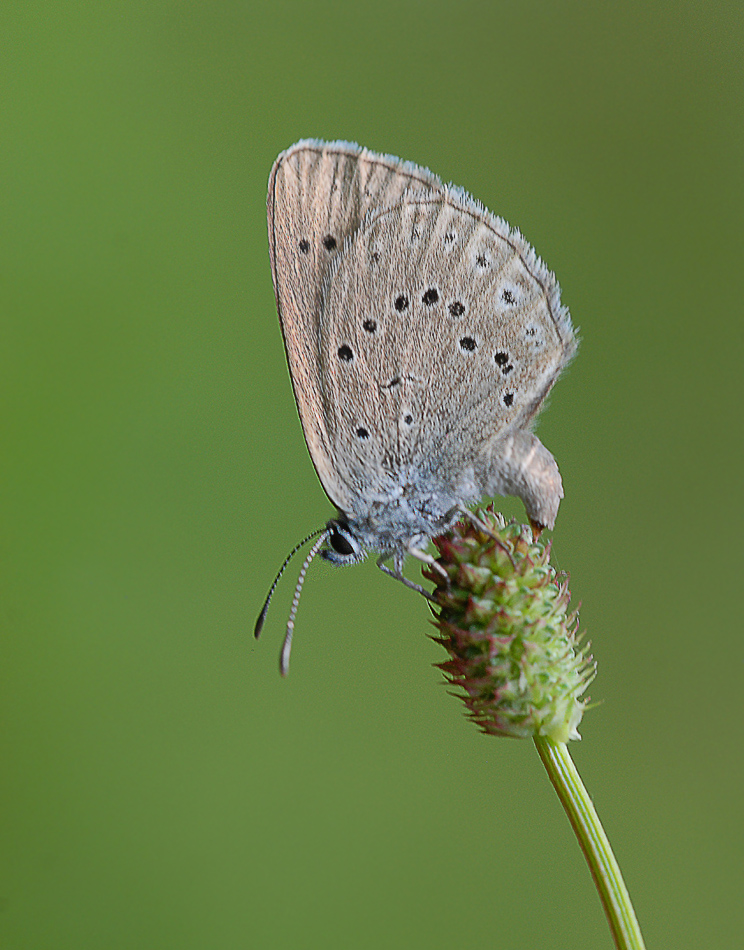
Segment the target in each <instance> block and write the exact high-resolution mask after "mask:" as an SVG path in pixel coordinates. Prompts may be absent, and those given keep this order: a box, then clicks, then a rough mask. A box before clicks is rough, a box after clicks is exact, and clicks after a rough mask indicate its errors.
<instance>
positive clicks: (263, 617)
mask: <svg viewBox="0 0 744 950" xmlns="http://www.w3.org/2000/svg"><path fill="white" fill-rule="evenodd" d="M321 532H324V533H325V532H326V529H325V528H318V530H317V531H313V533H312V534H309V535H308V536H307V537H306V538H303V539H302V541H300V543H299V544H296V545H295V546H294V547H293V548H292V550H291V551H290V552H289V554H288V555H287V556H286V557H285V559H284V564H282V566H281V567H280V568H279V572H278V573H277V575H276V577H275V578H274V583H273V584H272V585H271V587H270V588H269V593H268V594H267V595H266V600H265V601H264V605H263V607H262V608H261V613H260V614H259V615H258V620H257V621H256V626H255V629H254V631H253V635H254V637H255V638H256V639H257V640H258V638H259V637H260V636H261V630H262V629H263V625H264V620H266V614H267V613H268V611H269V604H270V603H271V598H272V597H273V596H274V591H275V590H276V585H277V584H278V583H279V581H280V580H281V576H282V574H283V573H284V572H285V570H286V569H287V565H288V564H289V562H290V561H291V560H292V558H293V557H294V556H295V554H297V552H298V551H299V550H300V548H302V547H304V546H305V545H306V544H307V542H308V541H310V540H311V539H312V538H314V537H316V535H319V534H320V533H321Z"/></svg>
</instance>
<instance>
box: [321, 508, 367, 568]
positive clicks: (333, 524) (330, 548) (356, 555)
mask: <svg viewBox="0 0 744 950" xmlns="http://www.w3.org/2000/svg"><path fill="white" fill-rule="evenodd" d="M326 532H327V533H326V538H325V540H326V544H327V547H325V548H323V550H322V551H321V552H320V556H321V557H322V558H323V559H324V560H326V561H330V563H331V564H338V565H344V564H358V563H359V561H363V560H364V558H365V557H366V556H367V552H366V551H365V549H364V548H363V546H362V544H361V543H360V541H359V539H358V538H357V537H356V535H355V534H354V532H353V531H352V529H351V528H350V527H349V524H348V522H347V521H346V519H345V518H332V519H331V520H330V521H329V522H328V524H327V525H326Z"/></svg>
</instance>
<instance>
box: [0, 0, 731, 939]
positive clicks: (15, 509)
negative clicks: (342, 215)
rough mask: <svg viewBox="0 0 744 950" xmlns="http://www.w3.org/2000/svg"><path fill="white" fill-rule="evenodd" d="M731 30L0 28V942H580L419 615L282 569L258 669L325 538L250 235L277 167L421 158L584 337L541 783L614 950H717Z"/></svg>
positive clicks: (370, 582) (681, 11) (565, 11)
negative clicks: (294, 154) (611, 888)
mask: <svg viewBox="0 0 744 950" xmlns="http://www.w3.org/2000/svg"><path fill="white" fill-rule="evenodd" d="M741 27H742V7H741V5H740V4H735V3H733V2H732V3H723V2H720V0H714V2H709V3H706V4H703V3H689V2H665V3H653V4H648V3H646V2H637V3H627V2H623V3H616V4H610V3H588V2H579V3H565V2H545V3H533V2H496V3H488V2H467V0H465V2H458V3H438V2H431V3H423V2H414V0H397V2H392V0H385V2H382V3H378V4H376V5H373V6H369V7H367V6H359V5H356V4H350V3H344V4H341V3H334V2H328V3H320V2H315V0H313V2H307V3H299V2H286V0H278V2H273V3H248V2H239V0H234V2H179V3H176V2H164V0H150V2H127V3H125V2H121V0H117V2H107V3H100V2H90V0H86V2H77V3H58V2H48V0H47V2H44V3H41V2H36V0H34V2H31V0H23V2H11V0H4V2H3V5H2V11H1V12H0V44H1V47H2V50H1V53H0V95H1V97H2V102H1V104H0V109H1V110H2V112H1V115H2V119H1V122H2V126H1V128H0V134H1V142H0V182H1V183H2V185H1V187H0V228H1V229H2V235H1V238H2V247H1V249H0V306H1V314H0V340H1V345H0V394H1V406H2V409H1V415H0V427H1V433H2V435H1V440H2V444H1V445H0V453H1V458H0V478H1V487H0V504H1V505H2V527H1V535H0V564H1V571H0V622H1V624H2V691H1V692H2V697H1V698H2V722H1V730H2V775H3V779H2V796H3V805H2V840H1V842H0V845H1V853H2V866H3V867H2V881H1V882H0V896H1V897H2V910H1V911H0V922H1V923H2V928H3V930H4V944H3V946H4V947H7V948H8V950H67V948H75V950H88V948H91V950H94V948H95V950H97V948H104V947H105V948H117V950H118V948H123V950H130V948H156V950H159V948H179V950H191V948H220V950H232V948H246V947H250V948H253V947H257V948H277V950H280V948H321V947H322V948H348V947H351V948H378V947H383V946H384V947H390V948H419V947H420V948H424V947H425V948H427V950H433V948H445V947H448V948H449V947H453V946H458V947H459V946H466V945H471V946H482V947H491V946H493V947H516V946H520V947H535V948H537V947H539V948H571V950H584V948H587V950H588V948H592V950H595V948H599V947H609V946H610V945H611V941H610V937H609V934H608V931H607V928H606V924H605V921H604V918H603V915H602V911H601V909H600V906H599V902H598V899H597V897H596V894H595V892H594V890H593V886H592V882H591V880H590V877H589V874H588V871H587V869H586V867H585V865H584V862H583V859H582V856H581V854H580V851H579V848H578V846H577V845H576V842H575V840H574V839H573V837H572V833H571V831H570V828H569V826H568V823H567V821H566V818H565V816H564V814H563V812H562V810H561V807H560V805H559V804H558V802H557V800H556V798H555V795H554V794H553V792H552V789H551V788H550V786H549V783H548V781H547V778H546V776H545V774H544V773H543V771H542V767H541V765H540V762H539V760H538V758H537V756H536V754H535V751H534V749H533V747H532V744H531V743H529V742H522V743H520V742H514V741H506V740H495V739H487V738H485V737H483V736H481V735H480V734H478V733H477V732H476V730H475V729H474V727H472V726H471V725H470V724H469V723H468V722H467V721H466V720H465V718H464V717H463V715H462V712H461V710H460V707H459V705H458V704H457V703H456V701H455V700H454V699H452V698H451V697H449V696H448V695H447V693H446V691H445V689H443V688H442V686H441V685H439V684H440V674H439V672H438V671H437V670H435V669H434V668H433V667H432V665H431V664H432V663H434V662H435V661H437V660H440V659H441V658H442V656H443V654H442V653H441V650H440V648H439V647H438V646H437V645H436V644H434V643H433V642H432V641H431V640H429V639H428V638H427V632H429V631H430V630H431V628H430V627H429V625H428V612H427V610H426V608H425V606H424V605H423V603H422V602H420V601H419V599H418V598H416V597H415V596H414V595H413V594H411V593H410V592H409V591H407V590H405V589H404V588H403V587H402V586H401V585H396V584H394V583H392V582H391V581H389V580H388V579H386V578H385V577H383V576H382V575H381V574H380V573H379V572H378V571H377V570H376V569H375V567H374V564H373V563H372V562H370V563H368V564H365V565H363V566H361V567H356V568H350V569H347V570H345V571H340V570H334V569H333V568H331V567H329V566H321V565H318V566H316V567H314V568H313V570H312V573H311V574H310V577H309V581H308V584H307V586H306V592H305V595H304V599H303V602H302V605H301V608H300V614H299V622H298V628H297V635H296V642H295V652H294V656H293V666H292V671H291V674H290V676H289V678H288V679H287V680H286V681H282V680H280V678H279V676H278V674H277V656H278V649H279V643H280V640H281V635H282V629H283V624H284V622H285V619H286V615H287V609H288V605H289V601H290V598H291V588H292V580H291V579H288V580H287V581H286V582H285V584H284V585H283V587H282V588H281V589H280V591H279V594H278V596H277V599H276V604H275V607H274V609H273V612H272V613H271V615H270V616H269V621H268V623H267V626H266V628H265V631H264V636H263V638H262V639H261V641H260V642H259V643H258V644H255V643H254V641H253V639H252V636H251V630H252V624H253V621H254V618H255V615H256V613H257V610H258V608H259V607H260V604H261V601H262V599H263V596H264V594H265V592H266V589H267V587H268V584H269V582H270V580H271V578H272V576H273V573H274V571H275V569H276V568H277V567H278V565H279V563H280V562H281V559H282V558H283V557H284V555H285V554H286V553H287V551H288V550H289V549H290V547H291V546H292V545H293V544H294V543H295V542H296V541H297V540H298V539H299V538H300V537H302V536H303V535H304V534H305V533H307V532H308V531H310V530H312V529H313V528H315V527H316V526H318V525H319V524H321V523H323V521H324V520H325V519H326V518H327V517H328V516H329V514H330V512H331V508H330V505H329V503H328V502H327V500H326V498H325V496H324V495H323V492H322V490H321V488H320V486H319V484H318V482H317V479H316V477H315V474H314V472H313V469H312V466H311V464H310V461H309V458H308V455H307V451H306V449H305V445H304V441H303V439H302V435H301V431H300V426H299V422H298V420H297V416H296V411H295V407H294V403H293V399H292V395H291V390H290V385H289V379H288V375H287V370H286V365H285V360H284V352H283V347H282V342H281V337H280V333H279V327H278V323H277V319H276V314H275V309H274V298H273V290H272V284H271V275H270V270H269V261H268V254H267V241H266V224H265V194H266V182H267V177H268V174H269V170H270V167H271V163H272V161H273V159H274V158H275V156H276V154H277V153H278V152H279V151H280V150H281V149H283V148H286V147H287V146H288V145H290V144H291V143H292V142H294V141H296V140H297V139H299V138H302V137H306V136H317V137H322V138H328V139H332V138H346V139H352V140H355V141H358V142H360V143H362V144H364V145H366V146H368V147H370V148H373V149H376V150H379V151H386V152H392V153H393V154H397V155H400V156H402V157H403V158H406V159H409V160H411V161H415V162H418V163H421V164H425V165H427V166H429V167H430V168H432V169H433V170H434V171H435V172H437V173H438V174H440V175H441V176H442V177H443V178H445V179H447V180H453V181H455V182H456V183H457V184H459V185H462V186H464V187H466V188H467V189H468V190H469V191H471V192H472V193H473V194H474V195H475V196H476V197H478V198H479V199H481V200H482V201H483V202H484V203H485V204H486V205H487V206H488V207H489V208H491V209H492V210H493V211H495V212H497V213H499V214H501V215H503V216H504V217H505V218H506V219H507V220H508V221H510V222H511V223H512V224H514V225H517V226H519V227H520V228H521V229H522V230H523V231H524V233H525V234H526V235H527V237H528V239H529V240H530V241H531V242H532V243H533V244H534V245H535V247H536V248H537V250H538V252H539V253H540V254H541V255H542V256H543V257H544V258H545V259H546V261H547V262H548V263H549V265H550V267H551V268H553V269H554V270H555V271H556V273H557V274H558V277H559V279H560V281H561V284H562V287H563V297H564V301H565V302H566V303H567V304H568V305H569V307H570V308H571V311H572V313H573V317H574V321H575V322H576V323H577V324H578V325H579V326H580V328H581V333H582V337H583V345H582V348H581V351H580V353H579V356H578V358H577V360H576V362H575V363H574V364H573V366H572V367H571V369H570V370H569V372H568V373H567V374H566V376H565V377H564V378H563V379H562V380H561V381H560V383H559V384H558V386H557V388H556V390H555V392H554V395H553V398H552V401H551V405H550V407H549V409H548V410H547V412H546V413H545V414H544V416H543V417H542V419H541V421H540V423H539V427H538V432H539V434H540V436H541V438H542V439H543V441H544V442H545V443H546V445H548V446H549V447H550V449H551V450H552V451H553V452H554V454H555V455H556V457H557V459H558V460H559V463H560V466H561V469H562V472H563V476H564V482H565V486H566V499H565V502H564V504H563V506H562V508H561V513H560V516H559V519H558V524H557V528H556V532H555V535H554V537H555V541H554V552H555V557H556V560H557V562H558V564H559V566H561V567H562V568H564V569H567V570H569V571H570V572H571V576H572V589H573V594H574V598H575V599H576V600H580V601H581V602H582V603H583V609H582V625H583V626H585V627H586V628H587V629H588V631H589V635H590V637H591V639H592V642H593V649H594V653H595V655H596V657H597V659H598V662H599V676H598V678H597V680H596V682H595V684H594V685H593V687H592V689H591V694H592V697H593V699H595V700H600V701H601V703H600V705H598V706H597V707H596V708H594V709H592V710H591V711H590V712H588V713H587V715H586V716H585V719H584V723H583V725H582V730H581V731H582V734H583V736H584V739H583V742H581V743H579V744H574V745H573V746H572V752H573V754H574V756H575V759H576V761H577V763H578V765H579V768H580V770H581V772H582V774H583V776H584V778H585V781H586V782H587V784H588V786H589V788H590V791H591V793H592V795H593V797H594V800H595V802H596V804H597V807H598V809H599V811H600V814H601V816H602V818H603V820H604V822H605V825H606V828H607V830H608V833H609V834H610V837H611V839H612V842H613V845H614V847H615V849H616V852H617V855H618V858H619V860H620V863H621V865H622V867H623V870H624V873H625V876H626V880H627V883H628V886H629V888H630V891H631V894H632V896H633V898H634V902H635V906H636V910H637V913H638V916H639V918H640V921H641V924H642V926H643V928H644V931H645V935H646V939H647V943H648V946H649V948H650V950H651V948H661V947H668V948H671V947H674V948H675V950H676V948H700V947H705V948H706V950H710V948H730V947H732V946H735V945H740V942H741V933H742V925H743V924H744V921H743V920H742V917H743V915H742V900H741V870H742V866H741V865H742V862H741V855H742V847H743V846H744V842H743V840H742V820H741V811H742V777H743V776H742V766H741V751H742V747H741V741H742V671H743V668H742V660H743V659H744V657H743V656H742V653H743V647H742V624H741V610H740V603H741V576H742V567H743V566H744V565H743V564H742V559H741V554H740V548H741V530H742V507H741V502H740V495H741V487H740V486H741V481H742V475H741V466H742V431H741V407H742V388H741V385H740V384H741V379H742V358H743V357H744V347H743V346H742V317H741V288H740V284H741V281H740V278H737V276H736V275H737V273H740V271H741V263H740V261H741V256H742V254H741V252H742V239H741V220H742V213H743V212H744V202H743V201H742V198H743V190H744V189H743V186H742V168H743V167H744V161H743V159H744V155H743V154H742V153H743V151H744V150H743V148H742V145H743V144H744V137H743V136H742V128H743V119H744V110H743V109H742V99H744V82H743V80H744V75H743V73H744V70H743V69H742V29H741ZM503 510H504V511H505V512H506V513H507V514H516V515H520V513H521V508H520V505H519V504H518V503H517V502H515V501H513V500H507V501H505V502H504V504H503ZM295 571H296V568H295ZM291 576H292V577H294V576H295V575H294V574H292V575H291Z"/></svg>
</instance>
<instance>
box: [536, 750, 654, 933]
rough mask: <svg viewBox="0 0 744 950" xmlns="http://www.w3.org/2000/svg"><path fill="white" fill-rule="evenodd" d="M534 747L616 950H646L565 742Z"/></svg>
mask: <svg viewBox="0 0 744 950" xmlns="http://www.w3.org/2000/svg"><path fill="white" fill-rule="evenodd" d="M535 746H536V747H537V751H538V754H539V756H540V758H541V759H542V763H543V765H544V766H545V769H546V771H547V773H548V776H549V777H550V781H551V782H552V783H553V787H554V788H555V790H556V792H557V793H558V798H560V800H561V804H562V805H563V807H564V808H565V810H566V814H567V815H568V820H569V821H570V822H571V827H572V828H573V830H574V832H575V833H576V837H577V838H578V839H579V844H580V845H581V850H582V851H583V852H584V856H585V857H586V860H587V862H588V864H589V870H590V871H591V872H592V877H593V878H594V883H595V884H596V886H597V890H598V891H599V896H600V899H601V901H602V906H603V907H604V909H605V914H607V920H608V921H609V923H610V930H611V931H612V936H613V938H614V940H615V946H616V947H617V948H618V950H645V945H644V943H643V937H642V935H641V929H640V927H639V926H638V920H637V919H636V915H635V911H634V910H633V905H632V904H631V902H630V896H629V894H628V889H627V888H626V886H625V882H624V881H623V876H622V874H621V873H620V867H619V865H618V863H617V861H616V860H615V855H614V854H613V853H612V848H611V847H610V842H609V840H608V838H607V835H606V834H605V833H604V828H602V824H601V822H600V820H599V816H598V815H597V812H596V811H595V809H594V805H593V804H592V800H591V799H590V798H589V794H588V792H587V790H586V789H585V788H584V783H583V782H582V781H581V776H580V775H579V773H578V772H577V770H576V766H575V765H574V763H573V760H572V759H571V756H570V755H569V752H568V748H567V747H566V744H565V742H554V741H553V740H552V739H548V738H547V737H546V736H536V737H535Z"/></svg>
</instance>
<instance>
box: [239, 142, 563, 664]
mask: <svg viewBox="0 0 744 950" xmlns="http://www.w3.org/2000/svg"><path fill="white" fill-rule="evenodd" d="M267 211H268V232H269V253H270V259H271V269H272V275H273V280H274V290H275V294H276V303H277V310H278V312H279V320H280V324H281V329H282V333H283V336H284V344H285V348H286V354H287V361H288V364H289V370H290V374H291V378H292V386H293V389H294V395H295V400H296V402H297V408H298V411H299V415H300V420H301V423H302V428H303V432H304V435H305V440H306V442H307V447H308V449H309V452H310V457H311V459H312V462H313V465H314V466H315V470H316V472H317V474H318V477H319V479H320V482H321V484H322V486H323V488H324V490H325V492H326V494H327V495H328V497H329V499H330V500H331V502H332V503H333V504H334V506H335V507H336V514H335V515H334V517H332V518H331V519H330V520H329V521H328V523H327V524H326V525H325V526H324V527H323V528H322V529H319V530H318V531H317V532H315V533H314V534H313V535H310V536H309V537H308V538H306V539H305V540H304V541H303V542H301V543H300V545H298V546H297V548H296V549H295V551H296V550H297V549H299V548H300V547H301V546H302V544H304V543H306V542H307V541H309V540H311V539H312V538H316V540H315V543H314V544H313V546H312V548H311V550H310V553H309V554H308V557H307V558H306V560H305V563H304V564H303V568H302V570H301V572H300V579H299V581H298V585H297V589H296V592H295V599H294V601H293V604H292V609H291V612H290V622H289V624H288V628H287V637H286V639H285V645H284V648H283V650H282V671H283V672H286V666H287V663H288V661H289V650H290V647H291V639H292V629H293V626H294V617H295V613H296V609H297V604H298V602H299V592H300V590H301V587H302V583H303V581H304V577H305V573H306V571H307V568H308V566H309V564H310V562H311V560H312V559H313V557H315V555H316V554H317V553H318V552H319V551H320V553H321V556H322V557H324V558H325V559H326V560H328V561H330V562H332V563H334V564H351V563H355V562H358V561H361V560H363V559H364V558H365V557H366V556H367V554H368V553H369V552H371V551H374V552H377V553H378V555H379V557H378V562H377V563H378V565H379V566H380V568H381V569H382V570H383V571H385V572H387V573H388V574H391V575H392V576H394V577H396V578H397V579H398V580H400V581H402V582H403V583H404V584H406V585H407V586H409V587H412V588H414V589H415V590H417V591H419V592H421V593H425V592H424V591H423V589H422V588H421V587H420V586H419V585H417V584H414V583H413V582H412V581H410V580H408V579H407V578H405V577H404V576H403V573H402V568H403V562H404V560H405V557H406V555H409V554H410V555H413V556H414V557H416V558H418V559H419V560H421V561H423V562H424V563H426V564H429V565H435V562H434V559H433V558H432V557H431V556H430V555H429V554H427V553H426V551H425V550H424V547H425V545H426V544H427V542H428V540H429V539H430V538H431V537H434V536H436V535H438V534H441V533H442V532H444V531H446V530H447V529H448V528H449V527H451V525H452V524H453V523H454V521H456V520H457V519H458V518H459V517H462V516H463V515H464V516H466V517H471V518H473V517H474V516H473V515H472V513H471V512H470V511H469V509H468V505H471V504H473V503H474V502H477V501H479V500H480V499H482V498H483V497H484V496H492V495H516V496H518V497H519V498H521V499H522V500H523V502H524V504H525V508H526V511H527V515H528V517H529V519H530V521H531V523H532V524H533V527H535V528H536V529H541V528H543V527H553V525H554V523H555V518H556V514H557V511H558V506H559V504H560V500H561V498H562V497H563V488H562V482H561V477H560V473H559V471H558V466H557V464H556V462H555V460H554V458H553V456H552V455H551V454H550V452H549V451H548V450H547V449H546V448H545V447H544V446H543V445H542V443H541V442H540V440H539V439H538V438H537V437H536V436H535V435H534V434H533V433H532V432H531V425H532V423H533V420H534V419H535V416H536V415H537V413H538V411H539V409H540V407H541V405H542V403H543V402H544V400H545V397H546V396H547V394H548V392H549V391H550V389H551V388H552V386H553V384H554V383H555V381H556V379H557V378H558V376H559V374H560V373H561V371H562V370H563V368H564V367H565V366H566V365H567V363H568V362H569V361H570V360H571V358H572V357H573V356H574V354H575V352H576V347H577V341H576V336H575V333H574V331H573V328H572V325H571V319H570V316H569V313H568V311H567V309H566V308H565V307H564V306H562V304H561V302H560V289H559V287H558V284H557V282H556V280H555V277H554V276H553V274H552V273H551V272H550V271H549V270H548V269H547V267H546V266H545V265H544V264H543V262H542V261H541V260H540V259H539V258H538V257H537V255H536V254H535V252H534V250H533V249H532V247H531V246H530V245H529V244H528V243H527V241H525V239H524V238H523V237H522V235H521V234H520V232H519V231H517V230H514V229H512V228H511V227H510V226H509V225H508V224H507V223H506V222H505V221H504V220H503V219H501V218H499V217H497V216H495V215H493V214H491V212H489V211H488V210H486V208H484V207H483V205H481V204H480V203H479V202H477V201H475V200H474V199H473V198H472V197H471V196H470V195H468V194H467V193H466V192H465V191H464V190H463V189H461V188H457V187H455V186H452V185H445V184H443V183H442V181H441V180H440V179H439V178H438V177H437V176H435V175H434V174H432V172H430V171H429V170H428V169H426V168H422V167H420V166H418V165H414V164H412V163H410V162H404V161H401V160H400V159H398V158H394V157H393V156H390V155H381V154H377V153H375V152H371V151H368V150H367V149H364V148H361V147H360V146H358V145H355V144H353V143H349V142H322V141H319V140H314V139H308V140H304V141H301V142H298V143H297V144H295V145H293V146H292V147H291V148H289V149H287V150H286V151H285V152H282V153H281V154H280V155H279V157H278V158H277V159H276V162H275V163H274V166H273V168H272V171H271V175H270V178H269V189H268V200H267ZM321 548H322V550H321ZM295 551H293V552H292V554H294V553H295ZM292 554H290V556H289V557H291V556H292ZM289 557H288V558H287V560H286V561H285V563H284V565H283V566H282V568H281V570H280V572H279V574H278V575H277V579H276V580H275V582H274V585H273V586H272V588H271V590H270V592H269V596H268V597H267V600H266V603H265V605H264V609H263V610H262V612H261V615H260V617H259V621H258V623H257V625H256V636H258V633H259V632H260V629H261V626H262V625H263V620H264V618H265V615H266V611H267V609H268V604H269V601H270V599H271V595H272V594H273V591H274V589H275V587H276V584H277V583H278V580H279V577H280V576H281V574H282V572H283V570H284V568H285V567H286V565H287V563H288V562H289ZM388 562H392V567H391V566H389V564H388Z"/></svg>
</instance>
